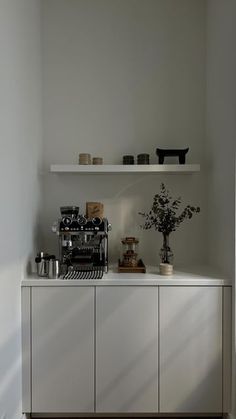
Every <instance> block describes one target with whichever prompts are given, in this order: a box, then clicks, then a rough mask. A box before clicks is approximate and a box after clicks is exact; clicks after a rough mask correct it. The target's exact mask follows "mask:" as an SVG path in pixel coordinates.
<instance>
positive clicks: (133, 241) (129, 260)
mask: <svg viewBox="0 0 236 419" xmlns="http://www.w3.org/2000/svg"><path fill="white" fill-rule="evenodd" d="M121 242H122V248H123V249H122V250H123V252H122V253H123V260H122V264H123V266H127V267H134V266H137V265H138V243H139V240H138V239H137V238H135V237H125V238H124V239H122V240H121Z"/></svg>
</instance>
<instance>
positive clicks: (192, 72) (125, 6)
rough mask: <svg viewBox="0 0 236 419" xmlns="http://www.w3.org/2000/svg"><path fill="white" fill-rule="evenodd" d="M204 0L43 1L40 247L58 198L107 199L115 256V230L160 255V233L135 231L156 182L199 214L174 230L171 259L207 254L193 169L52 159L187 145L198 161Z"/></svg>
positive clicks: (114, 156) (200, 190) (110, 156)
mask: <svg viewBox="0 0 236 419" xmlns="http://www.w3.org/2000/svg"><path fill="white" fill-rule="evenodd" d="M205 4H206V3H205V0H178V1H176V0H165V1H163V0H145V1H143V0H128V1H127V0H119V1H110V0H99V1H97V0H77V1H74V0H43V74H44V78H43V82H44V85H43V87H44V95H43V106H44V170H45V176H44V213H43V223H42V230H43V233H44V247H45V249H46V248H47V249H50V250H51V251H55V247H56V246H57V238H56V236H53V235H52V233H51V232H50V226H51V224H52V222H53V221H54V220H55V219H56V218H57V217H58V216H59V207H60V205H63V204H79V205H80V206H81V207H82V211H83V210H84V206H85V201H86V200H87V201H89V200H90V201H94V200H95V201H96V200H98V201H102V202H104V203H105V211H106V215H107V217H108V218H109V221H110V222H111V223H112V224H113V231H112V232H111V234H110V250H111V257H110V258H111V259H113V260H117V257H118V255H119V248H120V239H121V237H123V236H124V235H129V234H134V235H137V236H138V237H140V239H141V246H140V251H141V254H142V256H143V257H144V260H145V262H146V263H148V262H149V263H153V264H157V263H158V256H157V253H158V252H159V248H160V246H161V236H160V234H157V233H156V232H155V231H148V232H143V231H140V228H139V225H140V223H141V222H142V220H141V218H140V217H139V216H138V212H139V211H141V210H148V209H149V207H150V205H151V203H152V197H153V195H154V194H155V193H156V192H157V191H158V190H159V185H160V182H161V181H163V180H164V181H165V183H166V184H167V185H168V186H169V187H170V189H171V191H172V193H173V195H175V194H176V195H177V196H179V195H181V196H183V199H184V201H185V202H186V203H193V204H200V206H201V207H202V213H201V215H199V216H198V217H196V219H194V220H193V221H191V223H189V224H188V223H186V225H185V226H184V227H183V228H182V230H180V231H179V232H176V234H175V235H173V237H172V238H171V245H172V246H173V250H174V253H175V264H176V265H178V264H179V265H180V264H185V265H186V264H194V263H197V262H203V261H204V259H205V258H206V248H205V247H204V243H205V241H206V240H205V233H204V228H205V224H204V218H205V214H206V209H205V207H204V196H205V189H204V181H203V176H202V175H197V176H179V177H174V176H166V177H161V176H150V177H142V176H136V177H135V176H134V177H132V176H127V177H126V176H120V177H117V176H109V177H104V176H102V177H101V176H100V177H97V178H96V177H92V176H83V177H79V176H71V175H66V176H65V175H64V176H57V175H52V174H48V170H49V166H50V164H51V163H76V162H77V161H78V154H79V153H80V152H89V153H91V154H92V155H93V156H96V155H98V156H103V157H104V160H105V163H119V162H120V161H121V159H122V155H123V154H127V153H131V154H135V155H136V154H138V153H140V152H148V153H150V154H151V157H152V162H157V158H156V156H155V149H156V147H157V146H165V147H171V146H173V147H174V146H178V147H181V146H190V153H189V157H188V161H189V162H200V163H204V141H205Z"/></svg>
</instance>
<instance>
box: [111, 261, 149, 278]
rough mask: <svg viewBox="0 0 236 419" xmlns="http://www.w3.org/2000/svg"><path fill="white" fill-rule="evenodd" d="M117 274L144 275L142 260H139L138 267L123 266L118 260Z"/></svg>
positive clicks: (144, 268)
mask: <svg viewBox="0 0 236 419" xmlns="http://www.w3.org/2000/svg"><path fill="white" fill-rule="evenodd" d="M118 272H119V273H137V274H145V273H146V266H145V265H144V263H143V261H142V259H139V261H138V266H130V267H129V266H123V265H122V263H121V261H120V259H119V260H118Z"/></svg>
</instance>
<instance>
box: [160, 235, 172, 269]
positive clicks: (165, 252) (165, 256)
mask: <svg viewBox="0 0 236 419" xmlns="http://www.w3.org/2000/svg"><path fill="white" fill-rule="evenodd" d="M159 255H160V258H161V263H168V264H169V265H173V260H174V254H173V252H172V250H171V248H170V245H169V234H163V244H162V248H161V250H160V253H159Z"/></svg>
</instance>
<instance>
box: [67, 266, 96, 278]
mask: <svg viewBox="0 0 236 419" xmlns="http://www.w3.org/2000/svg"><path fill="white" fill-rule="evenodd" d="M103 272H104V268H103V266H92V267H91V266H89V267H86V266H77V267H76V266H73V268H72V269H70V268H69V269H68V272H67V273H66V274H65V275H64V276H63V279H102V277H103Z"/></svg>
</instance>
